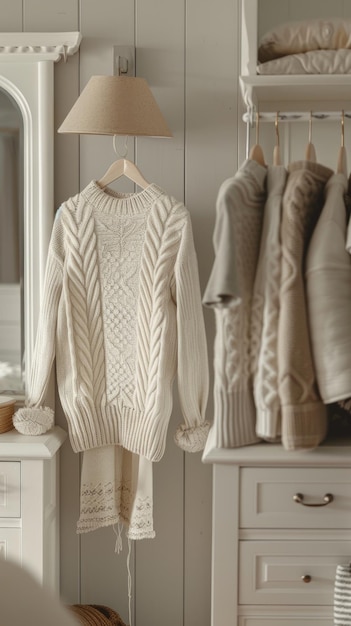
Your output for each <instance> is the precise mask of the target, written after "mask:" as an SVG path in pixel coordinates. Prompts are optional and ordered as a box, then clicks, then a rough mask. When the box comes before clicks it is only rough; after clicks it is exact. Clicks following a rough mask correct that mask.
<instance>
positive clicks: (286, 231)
mask: <svg viewBox="0 0 351 626" xmlns="http://www.w3.org/2000/svg"><path fill="white" fill-rule="evenodd" d="M332 173H333V172H332V170H330V169H328V168H326V167H324V166H323V165H320V164H319V163H313V162H310V161H299V162H295V163H292V164H291V165H290V166H289V177H288V182H287V186H286V189H285V193H284V196H283V208H282V225H281V241H282V274H281V289H280V316H279V326H278V368H279V395H280V401H281V406H282V409H281V410H282V443H283V446H284V447H285V448H286V449H287V450H295V449H299V448H313V447H315V446H317V445H318V444H319V443H320V442H321V441H322V440H323V439H324V437H325V435H326V429H327V416H326V407H325V406H324V404H323V402H322V401H321V398H320V395H319V392H318V389H317V384H316V376H315V371H314V365H313V359H312V353H311V342H310V335H309V326H308V318H307V307H306V293H305V283H304V265H305V255H306V251H307V248H308V244H309V241H310V238H311V235H312V233H313V229H314V227H315V225H316V222H317V220H318V217H319V215H320V212H321V210H322V207H323V203H324V188H325V184H326V182H327V180H328V179H329V178H330V176H331V175H332Z"/></svg>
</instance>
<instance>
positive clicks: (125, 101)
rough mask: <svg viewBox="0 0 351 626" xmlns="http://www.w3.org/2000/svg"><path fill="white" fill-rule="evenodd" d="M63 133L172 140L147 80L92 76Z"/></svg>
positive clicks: (65, 121)
mask: <svg viewBox="0 0 351 626" xmlns="http://www.w3.org/2000/svg"><path fill="white" fill-rule="evenodd" d="M58 132H59V133H79V134H89V135H136V136H138V135H145V136H148V137H172V133H171V131H170V130H169V128H168V126H167V123H166V121H165V119H164V117H163V115H162V113H161V111H160V109H159V106H158V104H157V102H156V100H155V98H154V96H153V94H152V92H151V90H150V88H149V86H148V84H147V82H146V80H145V79H144V78H135V77H131V76H92V77H91V78H90V80H89V82H88V83H87V85H86V87H85V88H84V89H83V91H82V93H81V94H80V96H79V98H78V99H77V101H76V102H75V104H74V105H73V107H72V109H71V110H70V112H69V113H68V115H67V117H66V119H65V120H64V121H63V123H62V124H61V126H60V128H59V129H58Z"/></svg>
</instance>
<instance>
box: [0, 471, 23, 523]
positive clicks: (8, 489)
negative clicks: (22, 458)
mask: <svg viewBox="0 0 351 626" xmlns="http://www.w3.org/2000/svg"><path fill="white" fill-rule="evenodd" d="M20 516H21V463H20V462H19V461H1V462H0V518H4V517H20Z"/></svg>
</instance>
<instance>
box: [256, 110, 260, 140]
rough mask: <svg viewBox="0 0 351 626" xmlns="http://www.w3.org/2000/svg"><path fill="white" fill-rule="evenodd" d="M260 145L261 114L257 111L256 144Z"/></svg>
mask: <svg viewBox="0 0 351 626" xmlns="http://www.w3.org/2000/svg"><path fill="white" fill-rule="evenodd" d="M259 143H260V114H259V111H256V144H259Z"/></svg>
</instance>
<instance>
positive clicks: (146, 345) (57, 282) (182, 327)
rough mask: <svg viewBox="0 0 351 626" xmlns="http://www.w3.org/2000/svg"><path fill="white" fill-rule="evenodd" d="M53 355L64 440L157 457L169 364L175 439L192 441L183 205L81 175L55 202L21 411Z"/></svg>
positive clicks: (199, 401)
mask: <svg viewBox="0 0 351 626" xmlns="http://www.w3.org/2000/svg"><path fill="white" fill-rule="evenodd" d="M55 356H56V372H57V383H58V389H59V393H60V399H61V403H62V407H63V410H64V412H65V415H66V418H67V422H68V427H69V436H70V441H71V444H72V448H73V450H74V451H76V452H78V451H83V450H88V449H91V448H94V447H99V446H104V445H108V444H120V445H122V446H123V447H124V448H126V449H127V450H130V451H132V452H135V453H137V454H141V455H142V456H145V457H146V458H147V459H149V460H152V461H158V460H159V459H161V457H162V455H163V453H164V449H165V442H166V434H167V427H168V423H169V418H170V414H171V410H172V382H173V379H174V377H175V374H176V372H178V390H179V396H180V403H181V408H182V412H183V415H184V419H185V424H184V425H182V426H181V427H180V428H179V430H178V431H177V434H176V442H177V444H178V445H179V446H180V447H181V448H183V449H184V450H188V451H198V450H201V449H203V447H204V444H205V441H206V437H207V432H208V428H209V424H208V423H207V422H205V409H206V404H207V396H208V360H207V347H206V335H205V328H204V321H203V312H202V305H201V295H200V287H199V279H198V267H197V259H196V254H195V249H194V244H193V237H192V228H191V221H190V216H189V213H188V211H187V209H186V208H185V207H184V205H183V204H181V203H180V202H177V201H176V200H175V199H174V198H172V197H169V196H167V195H166V194H165V193H164V192H163V191H162V190H161V189H160V188H159V187H157V186H156V185H153V184H152V185H150V186H149V187H147V188H146V189H145V190H143V191H142V192H140V193H137V194H131V195H129V196H128V195H120V194H116V193H114V192H112V191H110V190H105V191H103V190H101V189H100V187H99V186H98V184H97V183H96V182H94V181H93V182H91V183H90V184H89V185H88V186H87V187H86V188H85V189H84V190H83V191H82V192H81V193H79V194H78V195H76V196H75V197H73V198H71V199H69V200H67V202H65V203H64V204H63V205H62V207H61V210H60V213H59V215H58V217H57V218H56V220H55V224H54V228H53V233H52V238H51V243H50V248H49V254H48V261H47V270H46V279H45V288H44V299H43V302H42V306H41V316H40V321H39V327H38V334H37V342H36V348H35V355H34V363H33V368H32V371H31V377H30V383H29V389H28V403H27V404H28V407H29V408H27V409H22V415H21V416H20V418H21V420H26V419H28V420H31V417H32V415H31V408H30V407H38V406H40V405H42V403H43V402H44V399H45V393H46V389H47V383H48V380H49V375H50V370H51V367H52V364H53V360H54V358H55ZM23 412H24V413H23Z"/></svg>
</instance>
